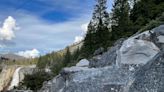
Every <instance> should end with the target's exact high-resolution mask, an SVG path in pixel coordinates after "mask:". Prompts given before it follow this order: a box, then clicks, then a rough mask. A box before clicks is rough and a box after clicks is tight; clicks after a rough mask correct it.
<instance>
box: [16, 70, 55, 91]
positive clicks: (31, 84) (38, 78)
mask: <svg viewBox="0 0 164 92" xmlns="http://www.w3.org/2000/svg"><path fill="white" fill-rule="evenodd" d="M51 78H52V77H51V75H50V74H48V73H46V72H44V71H38V72H35V73H33V74H32V75H25V78H24V80H23V82H22V83H20V87H21V86H26V88H27V89H30V90H33V91H34V92H36V91H37V90H38V89H40V88H41V87H42V84H43V82H44V81H48V80H50V79H51ZM18 89H19V88H18Z"/></svg>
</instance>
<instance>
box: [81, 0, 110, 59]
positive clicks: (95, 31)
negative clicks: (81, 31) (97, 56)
mask: <svg viewBox="0 0 164 92" xmlns="http://www.w3.org/2000/svg"><path fill="white" fill-rule="evenodd" d="M106 2H107V1H106V0H97V4H96V6H95V10H94V12H93V17H92V20H91V21H90V23H89V25H88V32H87V34H86V37H85V39H84V45H83V47H82V55H83V57H85V58H88V57H90V56H92V54H93V53H94V51H95V50H97V49H98V48H100V47H104V48H107V47H108V46H109V38H110V31H109V28H108V26H109V23H110V21H109V14H108V12H107V11H106V9H107V7H106Z"/></svg>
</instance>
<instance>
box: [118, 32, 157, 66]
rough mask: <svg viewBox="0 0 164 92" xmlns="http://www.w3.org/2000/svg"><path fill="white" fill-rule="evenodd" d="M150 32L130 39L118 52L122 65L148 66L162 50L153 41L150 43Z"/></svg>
mask: <svg viewBox="0 0 164 92" xmlns="http://www.w3.org/2000/svg"><path fill="white" fill-rule="evenodd" d="M149 36H150V34H149V32H148V31H146V32H143V33H141V34H139V35H136V36H134V37H130V38H128V39H127V40H126V41H124V42H123V44H122V46H121V48H120V50H119V51H118V54H119V55H118V56H119V57H118V58H117V60H118V61H117V62H119V63H121V64H146V63H147V62H148V61H150V60H151V59H152V58H153V57H154V56H155V55H156V54H157V53H158V52H159V51H160V50H159V48H158V47H157V46H156V45H155V44H154V43H153V42H151V41H149Z"/></svg>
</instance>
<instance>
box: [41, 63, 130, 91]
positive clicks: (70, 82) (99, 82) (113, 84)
mask: <svg viewBox="0 0 164 92" xmlns="http://www.w3.org/2000/svg"><path fill="white" fill-rule="evenodd" d="M132 75H133V74H132V73H131V72H130V71H129V70H128V69H126V68H122V69H121V68H120V69H118V68H114V67H111V66H108V67H103V68H87V67H85V68H84V67H71V68H65V69H64V70H63V72H62V73H61V74H60V75H58V76H57V77H55V78H54V79H53V80H52V81H51V83H52V85H49V86H44V88H42V89H41V90H40V92H123V90H125V89H126V87H125V85H126V84H127V83H128V81H129V80H130V79H131V78H132ZM110 90H111V91H110Z"/></svg>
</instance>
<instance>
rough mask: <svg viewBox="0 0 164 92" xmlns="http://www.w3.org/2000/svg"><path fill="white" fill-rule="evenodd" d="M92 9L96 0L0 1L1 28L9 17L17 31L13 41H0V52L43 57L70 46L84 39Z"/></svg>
mask: <svg viewBox="0 0 164 92" xmlns="http://www.w3.org/2000/svg"><path fill="white" fill-rule="evenodd" d="M111 2H112V1H109V0H108V11H110V9H111V6H112V5H111ZM93 5H95V0H0V28H3V24H4V21H5V19H7V18H8V16H11V17H12V18H13V19H14V20H15V22H16V27H17V30H14V31H13V32H14V35H15V37H14V38H13V39H10V40H2V39H1V40H0V45H1V46H0V52H1V53H4V52H12V53H17V52H19V51H26V50H32V49H37V50H38V51H39V52H40V53H41V54H45V53H49V52H51V51H57V50H60V49H62V48H64V47H66V46H67V45H70V44H73V43H74V40H75V37H77V36H83V35H84V30H83V28H82V25H84V24H87V23H88V22H89V20H90V19H91V16H92V11H93ZM2 45H3V46H2Z"/></svg>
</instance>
